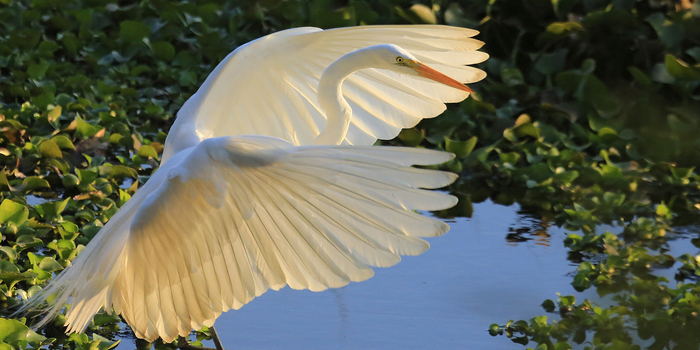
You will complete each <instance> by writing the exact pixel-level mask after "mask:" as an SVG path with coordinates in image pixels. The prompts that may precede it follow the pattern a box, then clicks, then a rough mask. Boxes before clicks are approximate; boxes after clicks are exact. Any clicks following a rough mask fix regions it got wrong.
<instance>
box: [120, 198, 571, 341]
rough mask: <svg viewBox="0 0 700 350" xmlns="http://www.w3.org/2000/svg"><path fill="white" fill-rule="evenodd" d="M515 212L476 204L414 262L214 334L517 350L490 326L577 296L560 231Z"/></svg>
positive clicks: (246, 316)
mask: <svg viewBox="0 0 700 350" xmlns="http://www.w3.org/2000/svg"><path fill="white" fill-rule="evenodd" d="M518 210H519V207H518V206H517V205H513V206H509V207H506V206H501V205H496V204H493V203H491V202H489V201H487V202H484V203H480V204H475V205H474V214H473V217H472V218H456V219H453V220H449V221H448V222H449V224H450V226H451V231H450V232H448V233H447V234H445V235H444V236H442V237H437V238H433V239H430V244H431V248H430V249H429V250H428V251H427V252H425V253H424V254H422V255H420V256H417V257H404V259H403V261H402V262H401V263H399V264H398V265H396V266H393V267H391V268H385V269H376V270H375V272H376V273H375V276H374V277H373V278H371V279H369V280H367V281H365V282H361V283H351V284H350V285H348V286H346V287H344V288H340V289H334V290H329V291H325V292H321V293H314V292H309V291H295V290H291V289H289V288H285V289H283V290H281V291H278V292H275V291H269V292H267V293H265V294H263V295H262V296H261V297H259V298H257V299H255V300H253V301H252V302H251V303H249V304H248V305H246V306H244V307H243V308H242V309H240V310H237V311H229V312H227V313H225V314H223V315H222V316H221V317H220V318H219V319H218V320H217V322H216V328H217V330H218V332H219V335H220V337H221V340H222V342H223V344H224V346H225V347H226V348H227V349H428V348H430V349H457V348H462V349H464V348H466V349H521V350H522V349H523V348H524V347H523V346H522V345H519V344H514V343H512V342H511V341H510V340H509V339H507V338H505V337H497V338H493V337H491V336H490V335H489V334H488V332H487V329H488V326H489V325H490V324H491V323H501V324H503V323H505V322H507V321H508V320H509V319H526V320H527V319H530V318H532V317H534V316H538V315H542V314H544V310H543V309H542V308H541V307H540V303H541V302H542V301H544V300H545V299H547V298H550V299H556V293H560V294H562V295H568V294H573V293H575V291H574V289H573V287H572V286H571V284H570V283H571V280H572V278H571V276H570V275H569V274H570V273H571V272H573V271H575V269H576V267H575V266H573V265H572V264H571V262H569V261H568V260H567V251H568V250H567V249H566V248H565V247H564V246H563V243H562V242H563V239H564V237H565V232H564V230H562V229H560V228H548V229H546V230H544V229H542V228H541V227H539V226H538V225H539V222H538V221H537V220H534V219H532V218H531V217H529V216H527V215H524V214H519V213H518ZM550 238H551V244H550ZM205 345H206V346H212V347H213V344H212V343H211V342H205ZM132 347H133V341H132V340H130V339H124V340H123V341H122V344H120V346H119V348H120V349H128V348H132Z"/></svg>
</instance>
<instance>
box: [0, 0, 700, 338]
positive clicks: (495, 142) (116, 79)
mask: <svg viewBox="0 0 700 350" xmlns="http://www.w3.org/2000/svg"><path fill="white" fill-rule="evenodd" d="M699 4H700V3H698V2H695V3H694V4H693V3H691V2H688V1H685V0H684V1H678V2H676V1H649V0H643V1H626V0H561V1H545V0H535V1H523V0H504V1H482V0H479V1H438V0H435V1H433V2H432V3H431V2H425V1H423V2H421V3H419V4H416V3H413V2H409V1H403V0H392V1H373V0H353V1H348V2H343V3H342V4H340V5H338V4H336V3H335V2H331V1H327V0H315V1H302V0H288V1H244V2H223V3H222V2H217V1H202V2H197V3H196V4H195V3H193V2H171V1H164V0H146V1H142V2H125V1H122V2H110V1H104V0H82V1H81V0H70V1H57V0H36V1H28V0H23V1H10V0H0V104H1V105H0V128H1V130H0V165H1V167H2V169H3V170H2V172H0V174H2V175H0V196H2V198H1V200H0V231H1V233H2V244H1V247H0V250H1V251H2V253H0V280H2V282H1V283H0V314H2V316H4V317H7V316H8V315H9V314H10V312H11V309H12V306H13V305H15V304H16V303H17V297H18V296H28V295H31V294H32V293H34V292H36V291H37V290H38V288H40V286H41V285H42V284H43V283H44V282H45V281H46V280H48V279H50V278H51V277H52V275H53V274H54V273H56V272H59V271H61V270H62V269H63V268H64V267H65V266H67V264H68V263H69V262H70V261H71V260H72V259H73V258H75V256H76V255H77V254H78V253H79V252H80V250H81V249H82V248H83V247H84V245H85V244H86V243H87V242H88V241H89V239H90V238H91V237H92V236H94V234H95V233H96V232H97V231H98V230H99V228H100V227H101V226H102V225H103V224H104V223H105V222H106V221H107V220H108V219H109V218H110V217H111V216H112V215H113V214H114V212H115V211H116V210H117V208H118V207H120V206H121V205H122V204H123V203H124V202H125V201H126V200H128V199H129V198H130V196H131V195H133V193H134V191H135V190H136V189H137V187H138V186H139V185H140V184H142V183H143V182H145V181H146V180H147V179H148V177H149V176H150V174H151V173H152V172H153V171H154V170H155V169H157V167H158V161H159V158H160V154H161V152H162V143H163V141H164V139H165V136H166V133H167V130H168V128H169V126H170V125H171V124H172V122H173V119H174V115H175V113H176V111H177V110H178V109H179V107H180V106H181V105H182V103H183V102H184V101H185V100H186V99H187V98H188V97H189V96H190V95H191V94H192V93H193V92H194V91H195V89H196V88H197V86H199V84H200V83H201V81H203V80H204V78H205V77H206V75H207V74H208V73H209V71H210V70H211V69H213V67H214V65H215V64H216V63H218V62H219V61H220V60H221V59H222V58H223V57H224V56H225V55H226V54H228V52H229V51H230V50H231V49H232V48H234V47H235V46H237V45H238V44H242V43H245V42H247V41H249V40H252V39H255V38H257V37H259V36H261V35H264V34H268V33H270V32H273V31H275V30H278V29H283V28H288V27H292V26H301V25H313V26H320V27H324V28H328V27H337V26H348V25H359V24H379V23H409V22H410V23H448V24H451V25H459V26H467V27H471V28H475V29H478V30H480V31H481V33H482V34H481V35H480V37H479V38H480V39H481V40H483V41H485V42H486V46H485V47H484V51H486V52H488V53H489V54H490V55H491V59H489V60H488V61H487V62H486V63H485V64H483V65H482V66H481V68H482V69H484V70H486V71H487V72H488V74H489V76H488V78H487V79H486V80H485V81H483V82H482V83H479V84H477V85H475V86H474V89H475V90H477V92H478V94H477V98H469V99H468V100H467V101H465V102H463V103H462V104H460V105H458V106H451V107H450V108H449V109H448V111H447V112H446V113H445V114H444V115H443V116H441V117H439V118H436V119H433V120H426V121H424V122H422V123H421V124H419V125H418V126H417V127H416V128H413V129H407V130H404V131H403V132H402V133H401V135H399V137H398V138H397V139H396V140H393V141H389V142H386V143H388V144H403V145H407V146H416V147H429V148H444V149H446V150H448V151H450V152H453V153H455V154H456V155H457V156H458V157H457V159H456V160H454V161H452V162H450V163H448V164H446V165H444V167H445V168H447V169H449V170H452V171H455V172H460V173H461V178H460V180H459V181H458V182H457V183H456V184H455V185H453V186H452V187H451V188H450V190H451V191H452V192H453V193H455V194H456V195H457V196H459V198H460V204H459V205H458V206H456V207H455V208H452V209H450V210H447V211H444V212H440V213H437V215H439V216H443V217H451V216H471V213H472V212H471V210H472V207H471V203H475V202H481V201H484V200H486V199H489V198H490V199H491V200H493V201H494V202H496V203H501V204H505V205H507V204H512V203H514V202H517V203H519V204H520V205H521V206H522V207H523V208H524V209H525V210H527V211H529V212H531V213H533V214H534V215H537V216H539V217H541V218H542V219H543V221H546V222H548V223H549V224H553V225H560V226H563V227H565V228H567V229H569V230H570V231H571V234H569V235H568V237H566V239H565V240H564V241H563V242H561V243H559V242H556V241H554V242H552V244H564V245H566V247H567V248H568V249H569V250H570V261H571V262H572V263H574V264H576V265H577V267H572V276H571V279H572V285H573V286H574V287H575V288H576V289H577V290H586V289H595V290H596V292H597V293H598V295H601V296H607V297H608V299H609V300H611V302H610V303H608V304H606V305H596V304H595V303H594V302H591V301H588V300H582V298H581V297H580V296H577V295H561V296H557V295H553V296H551V298H550V299H548V300H545V301H544V302H543V301H542V300H533V301H532V302H533V303H535V304H542V307H543V311H542V315H533V316H535V317H533V318H532V319H530V320H516V321H508V320H493V322H495V323H494V324H493V325H491V326H490V327H489V325H487V324H485V325H484V332H486V331H488V332H490V333H491V334H492V335H494V336H498V335H503V337H495V338H494V339H493V341H494V344H495V345H494V347H498V344H499V343H500V342H504V341H514V342H516V343H520V344H523V345H524V347H529V348H535V349H537V350H541V349H549V350H552V349H556V350H562V349H569V348H571V347H572V345H575V344H583V345H582V346H583V347H589V348H591V349H616V350H617V349H638V348H649V349H697V348H698V347H700V336H698V335H697V334H698V333H697V331H696V330H697V329H698V327H700V321H699V319H698V312H699V311H700V296H699V295H698V294H699V292H700V286H699V285H698V276H700V259H699V258H698V257H697V256H695V255H690V254H676V252H674V251H673V250H671V249H670V245H669V242H673V241H674V240H679V239H684V240H691V242H692V243H693V244H694V245H696V246H698V247H700V240H699V239H698V236H697V230H696V229H695V228H694V227H693V226H692V225H697V223H698V222H699V220H700V204H699V203H698V199H699V198H700V176H699V175H698V174H697V173H696V172H695V168H696V167H697V166H698V163H700V141H699V140H700V139H699V138H698V137H697V135H698V134H699V133H698V132H699V131H700V119H698V116H700V46H699V44H698V43H700V5H699ZM669 275H672V276H674V278H673V280H670V279H668V278H666V277H663V276H669ZM0 321H2V322H3V325H2V327H0V347H4V348H7V347H8V346H12V347H14V348H18V349H25V348H38V347H40V346H45V345H46V344H51V346H53V347H57V348H58V347H70V348H75V347H80V348H88V347H90V348H94V347H97V348H100V349H106V348H109V347H111V346H114V343H113V341H114V340H116V336H117V335H118V332H120V331H121V330H120V329H119V328H120V325H119V324H118V321H119V318H118V317H115V316H113V315H110V314H107V313H102V314H99V315H98V316H96V317H95V319H94V320H93V322H92V323H91V325H90V326H89V330H90V331H91V334H92V335H91V336H87V335H72V336H69V337H66V336H64V335H63V334H62V332H61V329H60V328H58V327H57V326H60V325H61V322H62V320H61V319H60V318H59V319H57V320H56V322H55V324H53V325H50V326H49V327H47V328H46V329H43V330H41V331H40V332H39V333H38V334H37V333H34V332H32V331H29V328H27V325H31V320H26V319H19V320H12V319H5V320H0ZM198 337H200V339H205V338H206V337H207V335H206V330H205V331H204V332H200V333H199V334H198ZM506 338H509V339H510V340H507V339H506ZM110 339H111V340H110ZM139 346H143V347H148V346H150V345H149V344H144V343H139ZM158 346H161V345H158ZM579 347H581V346H579Z"/></svg>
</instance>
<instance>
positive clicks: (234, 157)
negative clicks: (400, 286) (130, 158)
mask: <svg viewBox="0 0 700 350" xmlns="http://www.w3.org/2000/svg"><path fill="white" fill-rule="evenodd" d="M475 34H476V32H474V31H471V30H468V29H462V28H452V27H444V26H386V27H381V26H380V27H373V26H368V27H358V28H343V29H336V30H328V31H321V30H320V29H316V28H299V29H292V30H287V31H282V32H279V33H276V34H273V35H270V36H267V37H264V38H261V39H258V40H256V41H254V42H251V43H248V44H246V45H244V46H241V47H240V48H238V49H237V50H236V51H234V52H233V53H232V54H231V55H229V56H228V57H227V58H226V59H225V60H224V61H223V62H222V63H221V64H220V65H219V66H218V67H217V68H216V69H215V70H214V71H213V72H212V74H211V75H210V76H209V77H208V78H207V80H206V81H205V82H204V84H203V85H202V87H201V88H200V89H199V90H198V92H197V93H196V94H195V95H193V96H192V98H191V99H190V100H188V101H187V102H186V103H185V105H184V106H183V107H182V109H181V110H180V112H179V113H178V117H177V119H176V121H175V123H174V125H173V127H172V129H171V130H170V133H169V135H168V137H167V139H166V143H165V149H164V153H163V156H162V164H161V166H160V168H159V169H158V170H157V171H156V172H155V173H154V174H153V175H152V177H151V178H150V180H149V181H148V182H147V183H146V184H145V185H144V186H143V187H141V188H140V189H139V190H138V191H137V193H136V194H135V195H134V196H133V197H132V198H131V199H130V200H129V201H128V202H127V203H126V204H124V205H123V206H122V208H120V210H119V211H118V212H117V213H116V214H115V215H114V217H112V218H111V220H110V221H109V222H108V223H107V224H106V225H105V226H104V227H103V228H102V229H101V230H100V231H99V233H98V234H97V235H96V236H95V237H94V238H93V240H92V241H91V242H90V243H89V244H88V245H87V246H86V248H85V249H84V250H83V251H82V252H81V254H80V255H79V256H78V257H77V258H76V259H75V260H74V261H73V262H72V266H70V267H69V268H67V269H66V270H65V271H63V272H62V273H61V274H60V275H58V276H57V277H56V278H55V279H54V280H53V281H52V282H51V283H50V284H49V285H48V286H47V287H46V288H45V289H44V290H42V291H41V292H40V293H38V294H37V295H35V296H34V297H33V299H31V300H30V301H29V302H28V303H27V304H26V306H25V307H24V311H26V310H28V309H30V308H39V309H41V308H42V303H43V301H44V300H46V298H48V297H49V296H53V299H52V300H53V301H52V304H50V305H49V306H47V307H45V309H44V311H45V312H46V316H45V318H44V320H43V321H42V322H47V321H49V320H51V319H52V318H53V317H54V316H55V315H56V314H57V313H58V312H60V311H61V309H62V308H63V306H64V305H65V304H66V303H67V302H69V303H70V308H69V309H68V311H67V313H66V318H67V321H66V326H67V332H80V331H82V330H83V329H84V328H85V327H86V326H87V324H88V323H89V322H90V320H92V318H93V316H94V315H95V313H97V312H98V311H99V310H100V309H101V308H104V309H106V310H110V309H113V310H114V311H115V312H117V313H119V314H120V315H121V316H122V317H123V318H124V320H125V321H126V322H127V323H128V324H129V326H130V327H131V328H132V329H133V331H134V333H135V334H136V336H138V337H139V338H144V339H146V340H149V341H153V340H155V339H157V338H158V337H161V338H162V339H163V340H164V341H166V342H170V341H172V340H173V339H175V338H176V337H177V336H186V335H188V334H189V333H190V332H191V330H192V329H199V328H201V327H202V326H212V325H213V323H214V321H215V320H216V318H217V317H218V316H219V315H220V314H221V313H222V312H224V311H227V310H229V309H231V308H233V309H238V308H240V307H242V306H243V305H245V304H246V303H248V302H250V301H251V300H252V299H253V298H255V297H256V296H259V295H261V294H262V293H264V292H265V291H267V290H268V289H274V290H278V289H280V288H283V287H284V286H290V287H291V288H294V289H309V290H312V291H321V290H325V289H327V288H337V287H341V286H344V285H346V284H347V283H349V282H351V281H362V280H365V279H367V278H369V277H371V276H372V275H373V271H372V269H371V268H370V266H378V267H386V266H391V265H394V264H396V263H397V262H399V261H400V259H401V258H400V256H401V255H417V254H420V253H422V252H424V251H425V250H426V249H428V247H429V245H428V243H427V242H426V241H424V240H422V239H421V237H432V236H438V235H441V234H444V233H445V232H447V231H448V230H449V226H448V225H447V224H445V223H443V222H441V221H440V220H437V219H434V218H429V217H425V216H422V215H420V214H418V213H416V212H415V211H416V210H440V209H444V208H448V207H451V206H453V205H454V204H455V203H456V198H454V197H452V196H449V195H447V194H444V193H436V192H431V191H428V190H425V189H432V188H440V187H444V186H446V185H448V184H450V183H452V182H453V181H454V180H455V179H456V177H457V176H456V175H455V174H452V173H448V172H442V171H434V170H426V169H417V168H412V167H411V166H412V165H432V164H440V163H443V162H445V161H448V160H450V159H451V158H452V157H453V156H452V155H451V154H448V153H445V152H439V151H430V150H425V149H417V148H399V147H372V146H371V145H372V144H373V143H374V141H375V140H376V139H377V138H383V139H390V138H393V137H395V136H396V135H397V134H398V132H399V131H400V130H401V128H404V127H412V126H414V125H415V124H416V123H418V121H420V120H421V119H422V118H428V117H434V116H435V115H437V114H439V113H440V112H442V111H443V110H444V108H445V105H444V103H445V102H457V101H461V100H462V99H464V98H466V97H467V96H468V94H469V93H470V92H472V91H471V89H469V88H468V87H466V86H464V85H463V84H462V83H470V82H474V81H478V80H480V79H482V78H483V77H484V76H485V74H484V73H483V72H482V71H480V70H478V69H475V68H471V67H468V66H464V65H465V64H472V63H477V62H481V61H483V60H485V59H486V57H487V56H486V55H485V54H483V53H480V52H478V51H474V50H476V49H478V48H479V47H480V46H481V44H482V43H481V42H479V41H477V40H474V39H471V38H470V37H471V36H473V35H475ZM440 71H442V72H444V73H447V74H448V75H450V76H452V77H449V76H448V75H446V74H443V73H441V72H440Z"/></svg>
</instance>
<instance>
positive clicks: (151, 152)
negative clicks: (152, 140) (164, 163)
mask: <svg viewBox="0 0 700 350" xmlns="http://www.w3.org/2000/svg"><path fill="white" fill-rule="evenodd" d="M137 155H138V156H139V157H142V158H146V159H148V158H149V157H150V158H153V159H158V152H156V150H155V149H154V148H153V147H151V146H149V145H143V146H141V148H139V151H138V153H137Z"/></svg>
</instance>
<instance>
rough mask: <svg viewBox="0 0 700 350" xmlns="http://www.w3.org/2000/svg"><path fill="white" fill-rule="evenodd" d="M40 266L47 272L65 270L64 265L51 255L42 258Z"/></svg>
mask: <svg viewBox="0 0 700 350" xmlns="http://www.w3.org/2000/svg"><path fill="white" fill-rule="evenodd" d="M39 268H40V269H42V270H44V271H46V272H54V271H58V270H63V266H62V265H61V264H59V263H58V262H57V261H56V260H55V259H54V258H52V257H50V256H47V257H44V258H43V259H41V262H39Z"/></svg>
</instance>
